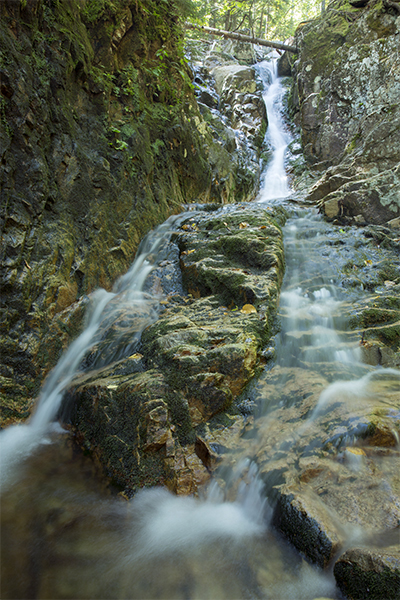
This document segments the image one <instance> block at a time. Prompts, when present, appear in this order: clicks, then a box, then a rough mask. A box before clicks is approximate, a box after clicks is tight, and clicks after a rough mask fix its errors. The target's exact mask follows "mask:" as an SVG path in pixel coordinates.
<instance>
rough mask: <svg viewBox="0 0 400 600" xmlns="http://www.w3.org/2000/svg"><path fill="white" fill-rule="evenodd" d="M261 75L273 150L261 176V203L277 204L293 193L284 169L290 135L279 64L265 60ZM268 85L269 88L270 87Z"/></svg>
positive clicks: (267, 137)
mask: <svg viewBox="0 0 400 600" xmlns="http://www.w3.org/2000/svg"><path fill="white" fill-rule="evenodd" d="M258 72H259V74H260V77H261V79H262V80H263V82H264V85H265V84H267V86H266V90H265V92H264V93H263V98H264V102H265V106H266V109H267V115H268V129H267V133H266V135H265V141H264V143H265V145H266V147H267V148H269V149H270V152H271V158H270V160H269V162H268V164H267V167H266V169H265V172H264V175H263V177H262V184H261V191H260V195H259V197H258V202H267V201H273V202H277V201H279V199H280V198H287V196H288V195H289V194H290V187H289V184H288V177H287V173H286V170H285V154H286V151H287V147H288V144H289V143H290V141H291V136H290V133H289V132H288V131H287V130H286V128H285V125H284V121H283V117H282V112H281V106H282V98H283V95H284V92H285V90H284V88H283V86H282V83H281V80H280V79H279V78H278V76H277V64H276V61H273V62H271V61H263V62H261V63H260V64H259V65H258ZM268 83H269V85H268Z"/></svg>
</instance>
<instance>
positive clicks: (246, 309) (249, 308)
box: [240, 304, 257, 315]
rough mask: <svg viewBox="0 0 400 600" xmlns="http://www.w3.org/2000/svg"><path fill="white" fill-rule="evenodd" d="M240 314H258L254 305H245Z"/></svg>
mask: <svg viewBox="0 0 400 600" xmlns="http://www.w3.org/2000/svg"><path fill="white" fill-rule="evenodd" d="M240 312H241V313H243V314H244V315H251V314H252V313H256V314H257V309H256V307H255V306H253V305H252V304H245V305H244V306H243V308H242V310H241V311H240Z"/></svg>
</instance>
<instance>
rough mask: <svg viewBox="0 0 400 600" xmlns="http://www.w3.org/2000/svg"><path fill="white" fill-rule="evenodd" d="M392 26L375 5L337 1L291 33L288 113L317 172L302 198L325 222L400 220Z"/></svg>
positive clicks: (385, 8)
mask: <svg viewBox="0 0 400 600" xmlns="http://www.w3.org/2000/svg"><path fill="white" fill-rule="evenodd" d="M399 28H400V19H399V15H398V11H395V10H394V9H392V8H390V6H389V5H388V4H387V3H386V4H385V3H384V2H382V1H381V0H374V1H373V2H369V3H368V4H367V5H365V4H363V5H362V6H361V5H357V6H356V5H355V4H354V3H351V2H350V3H349V2H347V1H346V0H337V1H334V2H332V3H330V4H329V6H328V8H327V10H326V11H325V12H324V13H323V15H322V16H321V17H320V18H319V19H317V20H315V21H311V22H309V23H306V24H304V25H302V26H300V28H299V29H298V31H297V34H296V40H297V45H298V47H299V49H300V54H299V58H298V60H297V61H296V62H295V63H294V65H293V72H294V76H295V87H294V90H293V94H292V99H291V102H292V109H293V111H294V112H295V113H296V119H297V122H298V124H299V125H300V127H301V131H302V143H303V147H304V152H305V156H306V159H307V160H308V161H309V163H310V164H313V165H314V168H316V169H318V170H320V171H324V172H323V174H322V177H321V178H320V179H319V180H318V181H317V182H316V183H315V184H314V186H313V188H312V189H311V191H310V192H309V194H308V198H309V199H310V200H312V201H318V202H319V203H320V205H321V207H325V213H326V215H327V216H328V217H329V218H334V217H337V216H341V217H343V216H344V217H350V218H354V217H357V219H358V221H359V222H360V221H361V222H367V223H376V224H384V223H387V222H388V221H390V220H392V219H394V218H396V217H398V216H399V215H400V179H399V167H398V165H399V162H400V112H399V103H398V97H399V94H400V78H399V77H400V76H399V70H398V63H399V56H400V54H399V52H400V46H399Z"/></svg>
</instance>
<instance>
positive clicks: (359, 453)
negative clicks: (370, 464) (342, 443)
mask: <svg viewBox="0 0 400 600" xmlns="http://www.w3.org/2000/svg"><path fill="white" fill-rule="evenodd" d="M346 452H351V454H356V455H357V456H365V452H364V450H363V449H362V448H354V447H352V448H346Z"/></svg>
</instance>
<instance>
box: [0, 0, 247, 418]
mask: <svg viewBox="0 0 400 600" xmlns="http://www.w3.org/2000/svg"><path fill="white" fill-rule="evenodd" d="M177 6H178V3H176V2H174V1H173V0H171V1H170V2H162V3H158V2H155V1H153V0H146V1H129V0H119V1H118V2H114V3H108V2H97V1H94V0H88V1H87V2H84V3H82V2H79V1H77V0H71V1H69V2H55V1H53V0H28V1H26V0H25V1H23V2H14V1H12V0H10V1H9V2H8V1H5V2H1V5H0V15H1V27H0V36H1V37H0V39H1V54H0V69H1V73H0V79H1V96H0V122H1V134H0V153H1V164H0V176H1V233H2V255H1V261H2V263H1V277H2V282H1V286H2V321H1V322H2V330H1V340H0V350H1V355H2V359H3V365H2V366H1V371H0V377H1V392H2V395H3V409H4V410H5V413H4V418H5V421H6V422H7V420H8V419H10V420H14V419H15V418H21V417H26V416H27V415H28V414H29V408H30V405H31V402H32V398H33V397H35V396H36V394H37V391H38V389H39V386H40V383H41V381H42V379H43V377H44V375H45V374H46V373H47V372H48V370H49V368H50V367H51V366H53V365H54V363H55V362H56V361H57V359H58V357H59V356H60V353H61V352H62V350H63V349H64V348H65V346H66V345H67V344H68V343H69V341H70V340H71V338H73V337H75V336H76V334H77V331H78V330H79V328H80V326H81V323H82V316H83V313H84V311H83V310H80V309H79V306H78V310H77V311H75V312H74V316H73V318H70V319H68V317H67V315H68V314H70V311H69V307H70V306H71V305H72V304H73V303H74V302H75V301H76V300H77V299H78V298H81V297H82V296H83V295H84V294H87V293H89V292H91V291H92V290H93V289H95V288H97V287H98V286H102V287H104V288H105V289H110V288H111V286H112V285H113V283H114V281H115V280H116V278H117V277H118V276H120V275H121V274H122V273H124V272H126V270H127V269H128V266H129V265H130V263H131V262H132V259H133V257H134V254H135V251H136V249H137V247H138V244H139V242H140V240H141V239H142V238H143V236H144V234H145V233H146V232H147V231H148V230H149V229H151V228H152V227H154V226H155V225H156V224H158V223H160V222H162V221H164V219H165V218H166V217H167V216H168V215H170V214H171V213H176V212H179V211H180V210H181V205H182V203H185V202H191V201H193V200H194V199H199V198H200V199H202V200H203V201H208V200H215V201H217V202H221V201H232V199H233V198H234V196H235V197H236V199H237V200H238V199H239V200H242V199H246V200H247V199H250V198H251V197H252V195H253V194H254V188H255V187H256V186H255V185H254V182H253V183H252V185H250V186H249V185H247V186H246V185H242V184H240V182H241V181H245V180H246V168H242V167H243V166H242V165H236V166H232V164H230V163H229V154H228V152H227V151H226V150H225V154H226V155H227V156H226V157H225V159H224V160H223V159H222V158H221V151H220V145H219V144H218V143H217V142H216V141H214V139H213V135H212V132H210V129H209V126H208V125H207V124H206V123H204V121H203V118H202V116H201V114H200V113H199V110H198V107H197V104H196V102H195V100H194V95H193V91H192V88H191V73H190V72H189V70H188V68H187V66H186V64H185V62H184V60H183V47H182V35H181V30H180V26H179V14H178V8H177ZM217 150H218V152H217ZM215 156H217V158H215ZM239 166H240V168H239ZM233 171H235V172H233ZM65 311H67V313H65ZM50 326H51V329H52V332H53V335H52V339H53V343H52V344H51V345H50V346H49V345H48V344H47V343H45V342H43V340H45V339H46V335H47V334H48V333H49V327H50ZM54 331H56V332H57V336H54Z"/></svg>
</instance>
